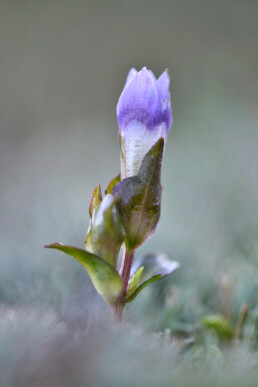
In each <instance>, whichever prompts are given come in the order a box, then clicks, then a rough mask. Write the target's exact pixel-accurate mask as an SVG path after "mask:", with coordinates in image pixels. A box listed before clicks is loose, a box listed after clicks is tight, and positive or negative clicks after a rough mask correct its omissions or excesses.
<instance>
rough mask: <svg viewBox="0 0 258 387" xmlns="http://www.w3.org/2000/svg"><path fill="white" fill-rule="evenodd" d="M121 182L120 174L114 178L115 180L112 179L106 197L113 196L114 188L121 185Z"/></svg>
mask: <svg viewBox="0 0 258 387" xmlns="http://www.w3.org/2000/svg"><path fill="white" fill-rule="evenodd" d="M120 180H121V178H120V174H119V175H118V176H116V177H114V179H112V180H111V181H110V182H109V183H108V186H107V188H106V190H105V195H108V194H112V193H113V188H114V186H115V185H116V184H117V183H119V182H120Z"/></svg>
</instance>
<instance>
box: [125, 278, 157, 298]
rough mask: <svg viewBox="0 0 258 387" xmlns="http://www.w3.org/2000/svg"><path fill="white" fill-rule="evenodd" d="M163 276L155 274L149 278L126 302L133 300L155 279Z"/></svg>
mask: <svg viewBox="0 0 258 387" xmlns="http://www.w3.org/2000/svg"><path fill="white" fill-rule="evenodd" d="M160 278H162V275H161V274H157V275H154V276H153V277H151V278H149V279H148V280H146V281H144V282H143V283H142V284H141V285H140V286H138V288H137V289H136V290H135V292H134V293H133V294H132V295H131V296H130V297H128V298H127V299H126V300H125V302H126V303H127V302H132V301H133V300H134V299H135V297H136V296H137V295H138V294H139V293H140V292H141V291H142V290H143V289H144V288H145V287H146V286H147V285H149V284H151V283H152V282H154V281H157V280H158V279H160Z"/></svg>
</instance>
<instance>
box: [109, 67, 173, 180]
mask: <svg viewBox="0 0 258 387" xmlns="http://www.w3.org/2000/svg"><path fill="white" fill-rule="evenodd" d="M116 112H117V119H118V126H119V134H120V148H121V178H122V179H123V178H125V177H130V176H135V175H136V174H137V173H138V171H139V168H140V165H141V162H142V160H143V158H144V156H145V155H146V153H147V152H148V151H149V150H150V148H151V147H152V146H153V145H154V144H155V143H156V142H157V141H158V139H159V138H161V137H163V138H164V141H165V142H166V139H167V136H168V132H169V130H170V127H171V125H172V121H173V118H172V110H171V104H170V93H169V75H168V71H167V70H165V71H164V72H163V73H162V74H161V76H160V77H159V78H158V79H156V78H155V76H154V74H153V73H152V71H151V70H147V69H146V67H143V69H142V70H141V71H139V72H138V71H136V70H135V69H134V68H132V69H131V70H130V71H129V73H128V76H127V80H126V83H125V87H124V89H123V91H122V94H121V96H120V98H119V101H118V104H117V109H116Z"/></svg>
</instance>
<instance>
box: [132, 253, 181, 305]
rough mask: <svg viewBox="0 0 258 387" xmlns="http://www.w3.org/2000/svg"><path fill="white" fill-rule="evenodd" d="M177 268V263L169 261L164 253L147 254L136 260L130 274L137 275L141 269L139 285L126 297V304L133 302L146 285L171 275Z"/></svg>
mask: <svg viewBox="0 0 258 387" xmlns="http://www.w3.org/2000/svg"><path fill="white" fill-rule="evenodd" d="M179 266H180V264H179V262H177V261H171V260H170V259H169V258H168V256H167V254H164V253H156V254H147V255H144V256H143V257H141V258H140V259H138V260H137V261H136V263H135V264H134V265H133V267H132V272H133V273H134V272H135V273H137V271H138V270H139V268H141V267H143V271H142V274H141V281H140V285H139V286H138V287H137V289H136V290H135V291H134V293H132V294H131V295H130V296H129V297H127V299H126V302H131V301H133V300H134V299H135V297H136V296H137V295H138V294H139V293H140V292H141V291H142V290H143V289H144V288H145V287H146V286H147V285H149V284H150V283H152V282H154V281H157V280H158V279H161V278H164V277H166V276H167V275H170V274H172V273H173V272H174V271H175V270H176V269H178V268H179Z"/></svg>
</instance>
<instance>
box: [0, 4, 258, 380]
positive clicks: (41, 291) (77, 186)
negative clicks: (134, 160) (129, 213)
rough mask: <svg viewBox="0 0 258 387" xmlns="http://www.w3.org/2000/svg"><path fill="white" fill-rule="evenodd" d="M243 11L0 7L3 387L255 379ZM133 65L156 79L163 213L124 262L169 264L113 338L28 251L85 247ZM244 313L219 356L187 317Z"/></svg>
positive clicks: (55, 266)
mask: <svg viewBox="0 0 258 387" xmlns="http://www.w3.org/2000/svg"><path fill="white" fill-rule="evenodd" d="M257 11H258V3H257V2H256V1H252V0H245V1H241V0H228V1H222V0H221V1H220V0H218V1H216V2H214V1H211V0H209V1H207V0H206V1H205V0H196V1H189V0H181V1H180V0H170V1H153V0H148V1H147V0H146V1H141V0H138V1H134V0H133V1H124V0H120V1H115V0H113V1H104V0H102V1H101V0H95V1H90V0H88V1H83V0H75V1H67V0H62V1H58V0H54V1H50V0H49V1H48V0H46V1H36V0H34V1H26V0H22V1H4V0H0V52H1V59H0V80H1V81H0V85H1V87H0V179H1V180H0V182H1V183H0V245H1V254H0V367H1V368H2V370H1V372H0V375H1V376H0V379H2V381H1V386H8V387H9V386H12V385H14V386H15V385H16V386H18V385H19V386H23V385H24V386H66V385H67V386H69V385H72V384H73V385H75V386H80V385H89V386H99V385H100V386H102V385H103V386H109V385H110V386H127V385H128V386H130V385H132V384H136V385H139V386H141V385H142V386H143V385H149V386H152V385H153V386H157V385H160V386H161V385H162V386H163V385H164V386H165V385H171V384H170V383H171V381H172V380H173V381H174V383H176V385H177V386H181V385H182V386H183V385H191V386H192V385H195V384H196V385H200V380H201V381H202V383H204V384H202V385H208V384H209V385H217V384H220V385H223V386H226V385H231V383H232V385H234V386H236V385H238V384H237V383H239V385H240V386H241V385H257V384H255V383H256V382H257V378H258V375H257V371H256V369H257V365H258V353H257V351H256V350H257V348H258V239H257V237H258V205H257V203H258V178H257V164H258V151H257V147H258V130H257V121H258V120H257V118H258V114H257V102H258V101H257V99H258V95H257V59H258V55H257V33H258V28H257ZM143 66H147V67H148V68H149V69H151V70H153V72H154V73H155V75H156V76H157V77H158V76H159V75H160V74H161V72H163V71H164V69H165V68H168V69H169V72H170V76H171V97H172V108H173V115H174V123H173V127H172V130H171V132H170V135H169V139H168V142H167V147H166V153H165V159H164V162H163V170H162V184H163V187H164V190H163V201H162V214H161V220H160V222H159V226H158V229H157V231H156V234H155V235H154V236H153V237H152V239H150V240H149V241H148V242H146V243H145V245H144V246H142V247H141V248H140V249H139V251H138V253H137V254H138V256H140V255H141V254H143V253H147V252H151V251H164V252H166V253H168V254H169V256H170V257H171V258H172V259H176V260H178V261H179V262H180V264H181V267H180V269H179V270H178V271H177V272H176V273H174V274H173V275H172V276H171V277H167V278H166V279H164V280H162V281H160V282H157V284H153V285H151V286H150V287H149V289H147V288H146V289H145V290H144V291H143V292H142V293H141V294H140V295H139V296H138V299H137V300H136V301H135V304H132V305H130V306H128V307H127V309H126V313H125V316H124V319H125V326H123V327H122V328H121V329H119V328H117V329H116V330H114V328H113V327H112V326H111V325H110V324H109V311H108V307H107V306H106V305H105V304H104V302H103V301H102V300H101V299H100V298H99V296H98V295H97V294H96V293H95V290H94V289H93V287H92V285H91V283H90V281H89V279H88V277H87V274H86V272H84V270H83V269H82V268H81V266H80V265H79V264H77V263H76V262H75V261H73V260H72V259H69V257H68V256H64V255H62V254H60V253H58V252H55V251H49V250H47V251H46V250H44V249H43V245H44V244H45V243H48V242H54V241H59V242H63V243H66V244H72V245H76V246H80V247H81V246H83V241H84V238H85V234H86V231H87V228H88V222H89V216H88V204H89V200H90V195H91V193H92V190H93V188H94V186H95V185H96V184H97V183H98V182H100V183H101V185H102V188H103V189H104V188H105V186H106V184H107V183H108V182H109V180H110V179H111V178H112V177H114V176H115V175H116V174H117V173H118V171H119V145H118V135H117V132H118V128H117V121H116V113H115V109H116V103H117V100H118V98H119V95H120V93H121V91H122V89H123V86H124V82H125V79H126V75H127V72H128V71H129V69H130V68H131V67H135V68H136V69H137V70H140V69H141V68H142V67H143ZM244 304H247V305H248V308H249V313H248V316H247V320H246V324H245V327H244V328H245V329H244V330H243V340H242V342H241V343H240V344H238V345H237V346H233V344H230V345H229V346H228V345H227V346H226V348H224V344H221V340H222V339H223V337H222V336H223V334H222V336H221V335H220V334H219V333H218V331H216V329H215V331H214V329H213V330H210V329H209V327H207V324H206V327H204V325H205V324H203V323H201V321H203V318H210V317H209V316H211V315H216V316H220V317H219V318H221V319H222V318H225V321H224V320H223V323H225V324H226V323H228V324H231V326H232V327H234V326H235V325H236V324H237V321H239V316H240V314H241V310H242V307H243V305H244ZM208 325H209V324H208ZM213 328H214V327H213ZM125 331H126V332H127V333H126V335H125V333H124V332H125ZM214 332H215V333H214ZM125 336H126V337H125ZM222 341H223V340H222ZM230 348H231V349H230ZM146 351H147V353H146ZM225 364H226V367H225ZM207 369H208V370H209V373H207ZM218 370H219V375H220V377H218V376H217V375H218ZM247 375H248V376H247ZM205 378H207V379H205ZM205 383H206V384H205ZM243 383H244V384H243Z"/></svg>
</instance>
